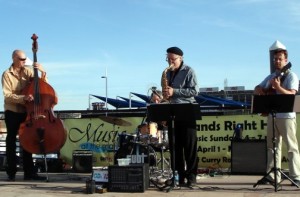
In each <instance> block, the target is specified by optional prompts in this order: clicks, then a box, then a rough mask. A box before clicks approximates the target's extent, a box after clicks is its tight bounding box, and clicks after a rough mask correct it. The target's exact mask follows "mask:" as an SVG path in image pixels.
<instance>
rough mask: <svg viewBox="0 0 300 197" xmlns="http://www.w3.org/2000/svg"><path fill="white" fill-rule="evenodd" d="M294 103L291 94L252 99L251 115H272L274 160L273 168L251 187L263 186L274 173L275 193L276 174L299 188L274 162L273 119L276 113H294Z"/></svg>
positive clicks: (255, 96)
mask: <svg viewBox="0 0 300 197" xmlns="http://www.w3.org/2000/svg"><path fill="white" fill-rule="evenodd" d="M294 102H295V95H293V94H277V95H254V96H253V97H252V107H251V112H252V113H262V114H271V115H272V130H273V138H272V142H273V158H274V167H273V168H272V169H271V170H270V171H269V172H267V174H266V175H265V176H264V177H263V178H262V179H260V180H259V181H257V183H256V184H254V185H253V187H256V186H257V185H260V184H265V181H266V180H267V176H268V175H269V174H270V173H272V172H274V181H275V182H274V184H272V185H273V186H274V188H275V192H277V191H278V187H279V186H278V184H280V183H277V173H280V174H281V175H282V176H284V177H286V178H287V179H288V180H290V181H291V182H292V183H293V184H294V185H296V186H297V187H298V188H299V186H298V185H297V184H296V183H295V182H294V181H293V180H292V179H291V178H290V177H288V176H287V175H286V174H285V173H284V172H282V170H281V169H279V168H278V167H277V164H276V163H277V162H276V153H277V148H276V147H275V146H276V136H275V117H276V113H286V112H293V111H294Z"/></svg>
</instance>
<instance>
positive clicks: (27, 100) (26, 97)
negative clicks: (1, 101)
mask: <svg viewBox="0 0 300 197" xmlns="http://www.w3.org/2000/svg"><path fill="white" fill-rule="evenodd" d="M23 99H24V101H25V102H31V101H33V100H34V98H33V96H32V95H31V94H29V95H26V96H24V98H23Z"/></svg>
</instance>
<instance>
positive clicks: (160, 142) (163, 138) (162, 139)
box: [150, 130, 169, 148]
mask: <svg viewBox="0 0 300 197" xmlns="http://www.w3.org/2000/svg"><path fill="white" fill-rule="evenodd" d="M150 143H151V144H152V145H153V146H154V147H157V148H160V147H162V146H165V147H166V148H168V147H169V138H168V130H158V131H157V134H156V137H151V138H150Z"/></svg>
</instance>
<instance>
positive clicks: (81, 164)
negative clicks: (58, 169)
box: [72, 150, 93, 173]
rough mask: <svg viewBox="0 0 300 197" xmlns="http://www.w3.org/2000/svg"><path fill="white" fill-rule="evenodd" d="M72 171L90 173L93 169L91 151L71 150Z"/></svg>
mask: <svg viewBox="0 0 300 197" xmlns="http://www.w3.org/2000/svg"><path fill="white" fill-rule="evenodd" d="M72 170H73V171H74V172H79V173H90V172H92V170H93V153H92V151H87V150H75V151H73V168H72Z"/></svg>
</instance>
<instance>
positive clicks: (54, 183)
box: [0, 171, 300, 197]
mask: <svg viewBox="0 0 300 197" xmlns="http://www.w3.org/2000/svg"><path fill="white" fill-rule="evenodd" d="M40 174H41V175H46V174H45V173H40ZM48 177H49V181H48V182H46V181H24V180H23V173H22V172H18V173H17V176H16V181H15V182H6V181H5V180H6V173H5V171H0V193H1V196H6V197H12V196H14V197H19V196H20V197H26V196H30V197H32V196H33V197H34V196H39V197H42V196H49V197H52V196H53V197H54V196H56V197H58V196H72V197H77V196H84V195H87V194H86V180H88V179H89V178H91V174H90V173H72V172H62V173H48ZM262 177H263V176H253V175H249V176H247V175H216V176H214V177H211V176H209V175H207V174H199V175H198V177H197V185H196V186H195V187H194V188H193V189H190V188H186V187H181V188H174V189H172V190H171V191H169V192H166V190H163V191H160V190H159V189H158V188H156V187H155V186H154V185H152V184H151V185H150V187H149V188H148V189H147V190H146V191H145V192H143V193H128V192H106V193H103V194H99V193H94V194H90V195H93V196H94V195H102V196H107V197H118V196H122V197H123V196H149V197H150V196H154V195H159V196H172V197H176V196H185V197H191V196H205V197H210V196H222V197H239V196H243V197H244V196H249V197H260V196H261V197H262V196H263V197H266V196H270V197H271V196H272V197H274V196H275V197H276V196H285V197H288V196H299V192H300V189H299V188H297V187H295V186H291V184H290V182H289V181H288V180H284V181H283V182H282V183H281V185H280V188H279V190H278V191H277V192H275V189H274V187H273V186H272V185H258V186H257V187H256V188H254V187H253V185H254V184H256V183H257V181H258V180H260V179H261V178H262Z"/></svg>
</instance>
